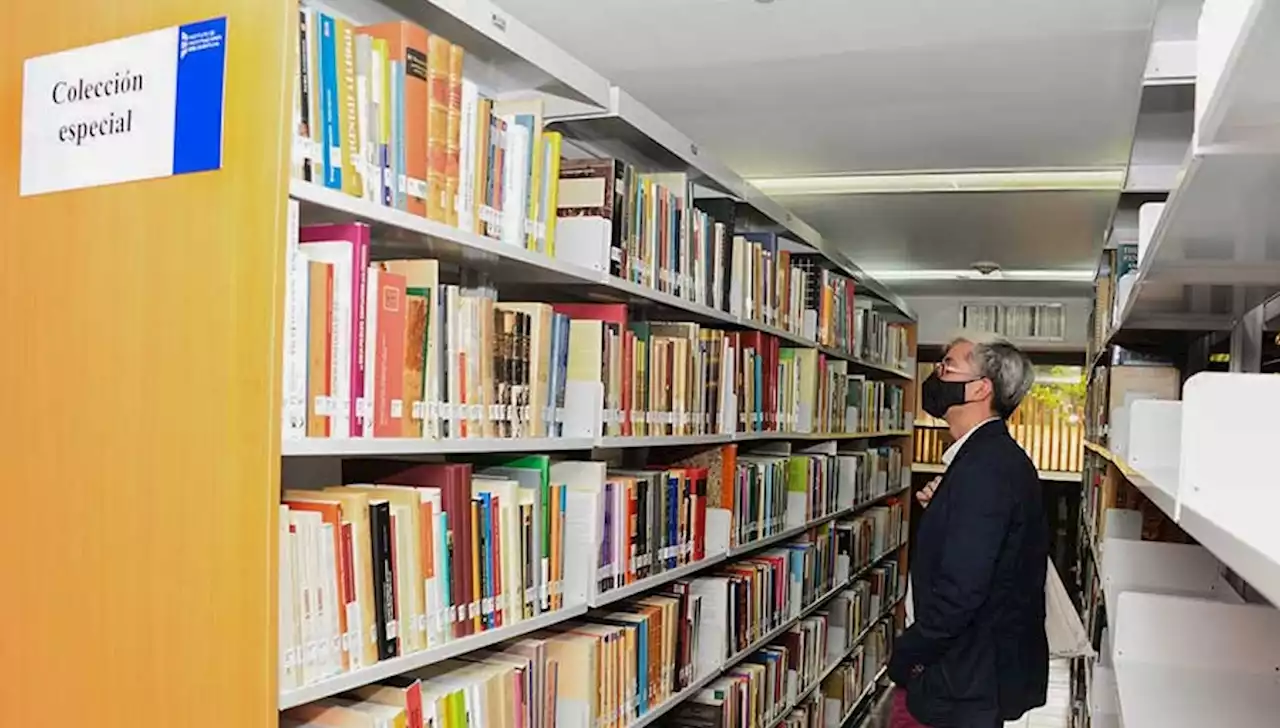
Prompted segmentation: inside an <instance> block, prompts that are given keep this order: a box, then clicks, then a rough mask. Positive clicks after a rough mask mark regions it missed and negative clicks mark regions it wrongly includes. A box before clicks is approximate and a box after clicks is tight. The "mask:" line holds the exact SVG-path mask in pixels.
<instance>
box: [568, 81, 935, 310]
mask: <svg viewBox="0 0 1280 728" xmlns="http://www.w3.org/2000/svg"><path fill="white" fill-rule="evenodd" d="M549 126H550V127H551V128H553V129H555V130H557V131H560V132H561V133H563V134H565V136H567V137H569V138H570V139H574V140H577V141H578V142H580V143H583V144H585V145H588V146H589V147H590V148H591V149H592V150H593V151H595V152H597V153H600V154H604V155H609V156H614V157H619V158H621V159H626V160H629V161H630V162H632V163H633V164H636V165H639V166H641V167H644V168H647V169H652V170H663V171H668V172H683V173H686V174H688V175H689V179H690V181H691V182H693V183H694V184H696V185H698V186H700V187H704V188H707V189H709V190H712V191H714V192H715V193H717V194H723V195H728V196H730V197H732V198H733V199H735V200H737V201H740V202H742V203H744V204H746V205H749V206H750V207H752V208H753V209H755V210H756V211H757V212H759V213H760V214H761V215H763V216H764V217H765V218H767V219H768V220H769V221H771V222H772V223H774V224H775V225H777V226H779V227H780V228H782V229H783V231H784V235H786V236H787V237H790V238H792V239H794V240H795V241H797V242H800V243H803V244H804V245H807V246H808V247H810V248H813V249H814V250H815V251H816V252H818V253H821V254H822V255H824V256H826V257H827V258H828V259H829V260H831V261H832V262H833V263H835V264H836V265H837V266H838V267H840V268H843V269H844V270H845V272H846V273H848V274H849V275H850V276H852V277H854V278H855V279H856V280H857V281H858V286H859V287H860V288H862V289H863V290H866V291H870V292H871V293H872V294H874V295H875V296H877V297H879V298H880V299H882V300H883V301H885V303H887V304H888V305H889V306H891V307H893V308H894V309H896V311H897V312H898V313H899V314H901V315H902V316H904V317H906V318H909V319H911V318H914V317H915V314H914V313H913V311H912V310H911V307H910V306H908V305H907V303H906V301H904V300H903V299H902V298H901V297H900V296H898V295H897V294H895V293H893V292H892V291H890V290H889V289H888V288H886V287H885V286H884V285H883V284H881V283H880V282H879V281H877V280H876V279H874V278H872V277H871V276H869V275H867V274H866V273H865V272H863V271H862V269H861V268H860V267H858V265H857V264H855V263H854V262H853V261H852V260H850V259H849V258H848V257H847V256H845V255H844V254H843V253H841V252H839V251H836V250H834V249H833V248H831V247H830V246H829V245H828V244H827V243H826V242H825V241H824V240H823V239H822V236H821V235H820V234H819V233H818V231H816V230H814V229H813V228H812V227H810V226H809V225H808V224H807V223H805V222H804V221H803V220H801V219H800V218H798V217H796V216H795V215H794V214H793V213H791V212H789V211H787V210H786V209H785V208H784V207H783V206H782V205H781V204H779V203H778V202H776V201H775V200H773V199H772V198H770V197H768V196H767V195H765V194H764V193H763V192H761V191H760V190H758V189H756V188H755V187H754V186H752V185H751V184H750V183H749V182H747V181H746V180H744V179H742V177H740V176H738V174H737V173H735V172H734V171H733V170H731V169H729V168H728V167H727V166H725V165H724V164H723V163H722V162H720V161H719V160H717V159H715V158H714V157H712V156H710V155H708V154H707V153H706V151H705V150H704V149H702V148H701V147H700V146H699V145H698V144H697V143H695V142H694V141H693V140H691V139H689V138H688V137H686V136H685V135H684V134H681V133H680V132H679V131H678V130H676V129H675V128H674V127H672V126H671V125H670V124H668V123H667V122H666V121H665V120H664V119H663V118H662V117H660V116H658V115H657V114H656V113H654V112H653V110H652V109H650V108H649V107H647V106H645V105H644V104H642V103H640V102H639V101H638V100H636V99H635V97H633V96H632V95H631V94H629V93H627V92H626V91H624V90H623V89H621V88H619V87H617V86H614V87H612V88H611V89H610V90H609V103H608V105H607V106H606V107H605V108H604V109H603V110H595V109H591V110H586V111H583V112H580V113H575V114H566V115H561V116H559V117H557V118H553V119H550V120H549Z"/></svg>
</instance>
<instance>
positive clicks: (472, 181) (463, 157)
mask: <svg viewBox="0 0 1280 728" xmlns="http://www.w3.org/2000/svg"><path fill="white" fill-rule="evenodd" d="M479 104H480V89H479V88H478V87H477V86H476V84H475V82H474V81H469V80H467V79H465V78H464V79H463V80H462V117H461V127H460V131H459V134H458V176H459V179H458V199H457V206H458V227H459V228H460V229H461V230H464V231H466V232H469V233H471V232H475V231H476V149H475V146H476V138H475V133H476V123H477V121H478V120H477V118H476V116H477V114H478V113H479Z"/></svg>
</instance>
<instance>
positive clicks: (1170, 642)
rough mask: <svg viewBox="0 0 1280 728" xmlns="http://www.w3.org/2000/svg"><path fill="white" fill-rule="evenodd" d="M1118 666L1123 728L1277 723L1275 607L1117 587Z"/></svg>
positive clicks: (1263, 727) (1279, 690) (1279, 685)
mask: <svg viewBox="0 0 1280 728" xmlns="http://www.w3.org/2000/svg"><path fill="white" fill-rule="evenodd" d="M1114 626H1115V644H1114V652H1115V673H1116V685H1117V688H1118V692H1119V696H1120V713H1121V717H1122V723H1123V725H1124V726H1125V728H1204V726H1214V725H1218V726H1229V727H1230V728H1274V726H1275V725H1276V716H1277V715H1280V677H1278V676H1277V672H1276V669H1277V668H1276V666H1277V665H1280V611H1277V610H1275V609H1273V608H1270V607H1257V606H1241V605H1226V604H1220V603H1216V602H1211V601H1205V600H1200V599H1190V598H1186V597H1175V596H1164V595H1157V594H1142V593H1137V592H1128V593H1125V594H1122V595H1121V596H1120V600H1119V607H1118V610H1117V614H1116V615H1115V621H1114Z"/></svg>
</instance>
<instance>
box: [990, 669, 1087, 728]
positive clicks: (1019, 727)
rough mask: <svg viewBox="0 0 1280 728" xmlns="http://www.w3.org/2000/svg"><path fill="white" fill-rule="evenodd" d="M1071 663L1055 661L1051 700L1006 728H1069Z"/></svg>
mask: <svg viewBox="0 0 1280 728" xmlns="http://www.w3.org/2000/svg"><path fill="white" fill-rule="evenodd" d="M1070 706H1071V663H1069V662H1067V661H1066V660H1054V661H1053V662H1050V663H1049V699H1048V702H1047V703H1045V706H1044V707H1043V708H1037V709H1035V710H1033V711H1031V712H1030V713H1027V714H1026V715H1024V716H1022V719H1021V720H1015V721H1013V722H1012V723H1005V724H1004V725H1005V728H1067V726H1068V725H1070V722H1071V707H1070Z"/></svg>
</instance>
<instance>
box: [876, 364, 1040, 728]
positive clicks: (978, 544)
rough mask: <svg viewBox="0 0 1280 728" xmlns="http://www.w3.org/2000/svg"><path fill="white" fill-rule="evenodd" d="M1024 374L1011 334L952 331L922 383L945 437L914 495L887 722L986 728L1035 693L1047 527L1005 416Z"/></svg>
mask: <svg viewBox="0 0 1280 728" xmlns="http://www.w3.org/2000/svg"><path fill="white" fill-rule="evenodd" d="M1034 376H1035V375H1034V371H1033V369H1032V365H1031V360H1030V359H1028V358H1027V355H1026V354H1024V353H1022V352H1021V351H1019V350H1018V349H1017V348H1016V347H1014V346H1013V345H1012V344H1009V343H1007V342H1003V341H997V342H993V343H977V344H975V343H973V342H971V341H968V340H965V339H959V340H957V341H955V342H952V344H951V345H950V346H949V347H947V352H946V355H945V357H944V358H943V360H942V362H941V363H940V364H939V365H938V368H937V370H936V371H935V372H934V373H933V374H931V375H930V376H929V378H928V379H926V380H925V381H924V382H923V383H922V384H921V387H920V398H921V405H922V406H923V408H924V410H925V411H926V412H928V413H929V414H931V415H933V416H935V417H942V418H945V419H946V421H947V425H948V427H949V428H950V430H951V435H952V437H953V438H954V439H955V442H954V444H952V445H951V447H949V448H947V451H946V453H944V454H943V456H942V461H943V464H944V465H945V466H946V471H945V473H944V474H943V476H942V478H941V479H940V481H937V482H935V483H931V484H930V487H928V488H926V489H925V491H922V492H921V493H920V495H919V498H920V500H921V502H922V503H924V504H925V505H926V506H927V508H926V510H925V512H924V516H923V517H922V518H921V519H920V524H919V530H918V532H917V535H916V543H915V547H914V550H913V552H912V559H911V591H912V599H911V604H910V605H909V606H910V607H911V612H912V616H914V619H915V621H914V622H913V623H912V624H911V625H910V626H909V627H908V628H907V630H906V631H905V632H904V633H903V634H902V636H901V637H899V638H898V640H897V643H896V644H895V645H894V650H893V656H892V658H891V659H890V661H889V676H890V677H891V678H892V679H893V681H894V683H895V684H896V685H897V688H896V689H895V690H894V696H893V700H894V704H893V708H892V710H893V713H892V717H891V720H890V724H891V728H910V727H913V726H927V727H928V728H994V727H995V726H1002V725H1003V724H1004V721H1007V720H1014V719H1017V718H1019V717H1021V716H1022V715H1023V714H1024V713H1025V712H1026V711H1028V710H1030V709H1031V708H1035V707H1038V706H1041V705H1044V703H1045V697H1046V693H1047V691H1048V682H1049V646H1048V640H1047V638H1046V636H1045V628H1044V620H1045V601H1044V579H1045V568H1046V564H1047V563H1048V549H1049V532H1048V525H1047V523H1046V521H1045V515H1044V509H1043V506H1042V504H1041V499H1040V480H1039V476H1038V474H1037V472H1036V469H1035V466H1034V465H1032V463H1031V460H1030V459H1029V458H1028V457H1027V454H1026V453H1025V452H1024V451H1023V450H1022V448H1021V447H1020V446H1019V445H1018V444H1017V443H1016V442H1014V440H1013V438H1012V437H1010V435H1009V431H1008V429H1007V428H1006V427H1005V424H1004V421H1005V420H1006V419H1008V417H1009V416H1010V415H1011V414H1013V411H1014V410H1015V409H1017V407H1018V404H1019V403H1020V402H1021V401H1022V398H1023V397H1024V396H1025V395H1026V393H1027V391H1028V390H1029V389H1031V383H1032V380H1033V379H1034Z"/></svg>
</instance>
